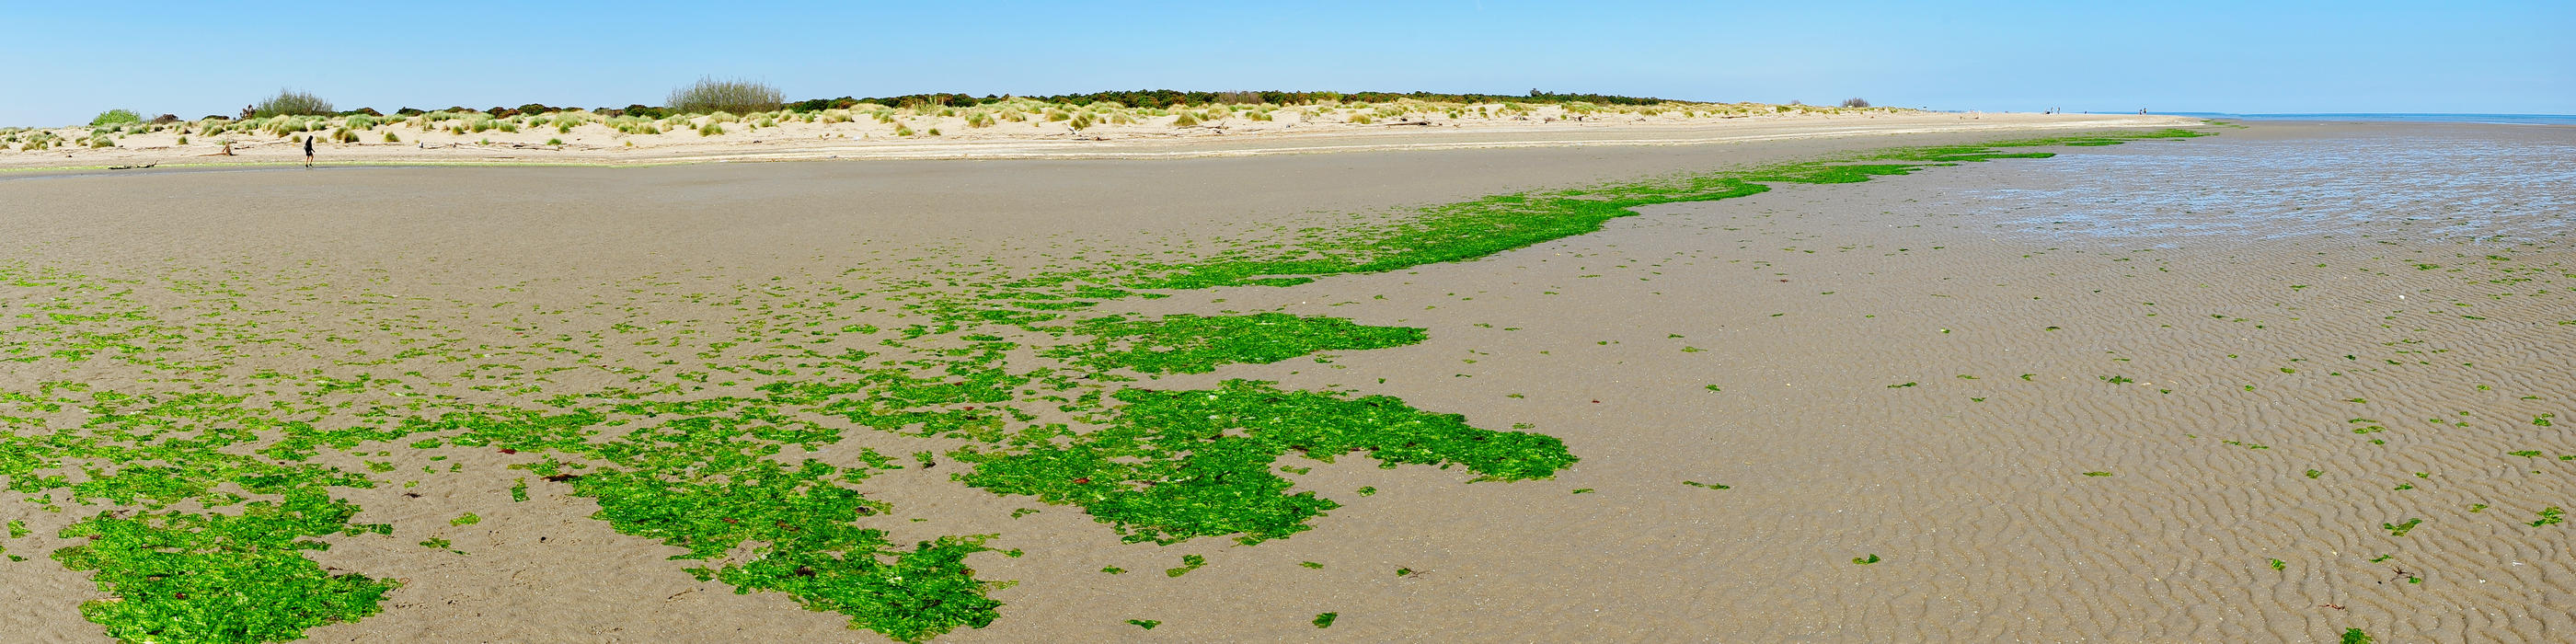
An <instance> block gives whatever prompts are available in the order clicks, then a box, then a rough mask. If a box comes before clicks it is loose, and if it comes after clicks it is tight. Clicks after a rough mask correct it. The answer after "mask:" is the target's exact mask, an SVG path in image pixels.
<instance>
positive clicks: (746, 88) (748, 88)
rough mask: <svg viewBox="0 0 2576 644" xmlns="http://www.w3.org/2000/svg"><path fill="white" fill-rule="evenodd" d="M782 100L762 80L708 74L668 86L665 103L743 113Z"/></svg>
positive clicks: (685, 108)
mask: <svg viewBox="0 0 2576 644" xmlns="http://www.w3.org/2000/svg"><path fill="white" fill-rule="evenodd" d="M786 100H787V98H786V95H785V94H782V93H779V91H778V88H776V87H771V86H769V85H767V84H764V83H758V82H753V81H748V80H739V79H719V78H716V77H713V76H708V77H704V78H699V79H698V82H696V83H691V84H690V85H688V86H687V87H682V88H679V89H675V90H671V97H670V100H669V103H668V104H669V105H670V108H671V110H672V111H676V112H683V113H706V112H720V111H721V112H735V113H743V112H767V111H770V110H775V109H778V106H779V105H780V104H781V103H784V102H786Z"/></svg>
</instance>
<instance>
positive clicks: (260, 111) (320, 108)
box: [250, 89, 332, 118]
mask: <svg viewBox="0 0 2576 644" xmlns="http://www.w3.org/2000/svg"><path fill="white" fill-rule="evenodd" d="M331 112H332V109H331V102H330V101H326V100H322V97H320V96H314V95H312V94H310V93H306V92H299V91H295V90H293V89H281V90H278V91H277V95H276V96H271V97H268V98H266V99H261V100H260V102H259V103H257V104H255V105H252V106H251V113H250V116H251V117H253V118H267V117H271V116H320V115H328V114H330V113H331Z"/></svg>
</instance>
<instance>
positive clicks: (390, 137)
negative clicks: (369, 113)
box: [385, 130, 402, 143]
mask: <svg viewBox="0 0 2576 644" xmlns="http://www.w3.org/2000/svg"><path fill="white" fill-rule="evenodd" d="M385 142H386V143H401V142H402V137H399V136H394V133H393V131H392V130H386V131H385Z"/></svg>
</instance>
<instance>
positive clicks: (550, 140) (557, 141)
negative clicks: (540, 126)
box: [546, 139, 563, 145]
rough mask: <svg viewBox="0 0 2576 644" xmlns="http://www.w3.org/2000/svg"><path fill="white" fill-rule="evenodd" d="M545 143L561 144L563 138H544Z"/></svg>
mask: <svg viewBox="0 0 2576 644" xmlns="http://www.w3.org/2000/svg"><path fill="white" fill-rule="evenodd" d="M546 145H563V139H546Z"/></svg>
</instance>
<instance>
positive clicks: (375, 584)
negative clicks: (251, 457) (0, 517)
mask: <svg viewBox="0 0 2576 644" xmlns="http://www.w3.org/2000/svg"><path fill="white" fill-rule="evenodd" d="M357 511H358V509H357V506H354V505H351V504H349V503H347V502H345V501H338V500H334V499H330V498H328V497H325V496H323V495H322V494H320V493H319V492H316V491H312V490H298V491H295V492H291V493H288V494H287V495H286V498H285V500H284V501H282V502H276V503H272V502H267V501H256V502H252V503H249V504H247V505H245V506H244V507H243V513H242V514H241V515H240V516H226V515H219V514H185V513H177V512H171V513H157V514H150V513H148V514H142V515H138V516H134V517H130V518H113V517H110V516H107V515H106V514H104V513H102V514H101V515H99V516H94V517H91V518H89V519H85V520H82V521H81V522H79V523H75V524H72V525H71V526H70V527H67V528H64V529H63V531H62V533H61V534H60V535H59V536H61V537H62V538H65V539H88V540H89V541H88V542H87V543H83V544H80V545H75V546H70V547H66V548H63V549H60V550H56V551H54V559H55V560H57V561H60V562H62V564H63V567H65V568H69V569H72V570H85V571H92V572H94V573H95V574H96V576H97V580H98V585H99V587H100V589H101V590H105V591H108V592H111V593H114V594H115V595H116V599H110V600H97V601H92V602H89V603H86V604H83V605H81V616H82V617H85V618H88V619H89V620H90V621H93V622H97V623H99V624H101V625H103V626H106V627H107V634H108V636H110V637H115V638H118V639H122V640H127V641H161V642H246V641H255V642H268V641H283V640H292V639H301V638H302V637H303V631H304V629H307V628H312V627H315V626H320V625H323V624H330V623H337V622H345V621H353V620H357V619H360V618H364V617H366V616H368V615H373V614H376V612H377V611H379V610H382V609H381V608H380V606H379V604H380V602H381V601H382V600H383V599H384V595H385V593H386V592H389V591H391V590H393V588H394V587H395V584H394V583H393V582H388V581H379V580H376V579H371V578H369V577H367V576H365V575H360V574H357V573H341V574H331V573H329V572H326V571H324V570H323V569H322V567H321V566H320V565H319V564H315V563H314V562H313V561H312V560H310V559H306V558H305V557H304V556H303V555H302V554H301V553H302V552H303V551H306V550H322V549H327V548H329V547H330V546H329V545H328V544H325V543H322V542H319V541H313V540H310V539H309V538H310V537H318V536H323V535H329V534H360V533H363V532H367V531H371V530H379V531H381V530H388V528H385V527H383V526H370V525H352V524H350V523H348V521H349V518H350V516H351V515H354V514H356V513H357Z"/></svg>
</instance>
